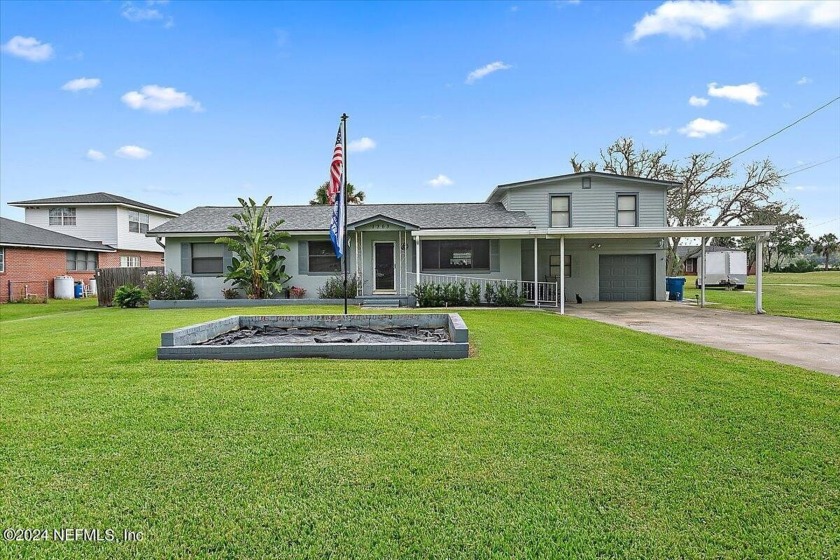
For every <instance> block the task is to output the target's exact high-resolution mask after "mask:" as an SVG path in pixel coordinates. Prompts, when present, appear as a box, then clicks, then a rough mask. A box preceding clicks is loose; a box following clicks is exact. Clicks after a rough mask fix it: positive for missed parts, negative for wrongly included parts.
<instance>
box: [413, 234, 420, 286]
mask: <svg viewBox="0 0 840 560" xmlns="http://www.w3.org/2000/svg"><path fill="white" fill-rule="evenodd" d="M414 266H415V267H416V268H415V269H414V270H415V276H414V282H415V285H416V286H419V285H420V236H419V235H418V236H417V237H415V238H414Z"/></svg>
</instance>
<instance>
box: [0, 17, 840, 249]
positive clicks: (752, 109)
mask: <svg viewBox="0 0 840 560" xmlns="http://www.w3.org/2000/svg"><path fill="white" fill-rule="evenodd" d="M0 43H2V45H3V49H2V50H3V52H2V56H0V187H1V188H0V203H1V204H2V209H0V213H2V215H3V216H7V217H10V218H15V219H22V211H21V210H19V209H16V208H10V207H8V206H6V203H7V202H9V201H12V200H19V199H26V198H36V197H47V196H57V195H60V194H74V193H83V192H94V191H108V192H112V193H116V194H121V195H123V196H128V197H131V198H135V199H139V200H142V201H144V202H147V203H150V204H156V205H159V206H163V207H165V208H170V209H173V210H177V211H186V210H188V209H190V208H192V207H194V206H199V205H233V204H235V203H236V197H237V196H251V197H254V198H257V199H261V198H262V197H264V196H266V195H269V194H271V195H273V196H274V203H277V204H305V203H306V201H307V200H308V199H309V198H310V197H311V194H312V192H313V191H314V189H315V187H317V186H318V185H319V184H320V183H321V182H323V181H325V180H326V178H327V176H328V174H327V172H328V165H329V161H330V158H331V155H332V144H333V143H334V140H335V132H336V128H337V126H338V120H339V116H340V115H341V113H342V112H346V113H348V114H349V115H350V120H349V122H348V136H349V139H350V141H351V142H354V144H352V147H355V149H354V150H352V151H351V153H350V155H349V162H348V165H349V175H348V176H349V180H350V181H351V182H352V183H354V184H355V185H356V186H357V188H361V189H362V190H364V191H365V192H366V193H367V196H368V202H371V203H376V202H381V203H387V202H427V201H429V202H433V201H434V202H436V201H440V202H444V201H481V200H484V199H485V198H486V196H487V195H488V194H489V193H490V191H491V190H492V188H493V187H494V186H495V185H497V184H500V183H505V182H512V181H519V180H526V179H531V178H537V177H543V176H550V175H557V174H562V173H568V172H570V171H571V169H570V166H569V163H568V160H569V157H570V156H571V155H572V154H574V153H577V154H579V155H580V156H582V157H585V158H592V157H596V156H597V154H598V149H599V148H601V147H604V146H606V145H608V144H610V143H611V142H612V141H613V140H614V139H616V138H617V137H619V136H632V137H634V138H635V139H636V141H637V142H639V143H641V144H643V145H645V146H646V147H649V148H657V147H660V146H662V145H667V146H668V149H669V152H670V153H671V155H672V156H674V157H676V158H682V157H685V156H686V155H688V154H689V153H691V152H696V151H709V150H713V151H715V152H716V153H717V154H718V155H720V156H721V157H728V156H730V155H732V154H734V153H736V152H738V151H740V150H741V149H743V148H745V147H747V146H749V145H750V144H752V143H753V142H755V141H757V140H759V139H761V138H763V137H765V136H767V135H768V134H770V133H772V132H775V131H776V130H778V129H780V128H782V127H783V126H785V125H787V124H789V123H791V122H793V121H794V120H796V119H797V118H799V117H801V116H803V115H805V114H806V113H808V112H810V111H811V110H813V109H815V108H816V107H818V106H820V105H822V104H824V103H826V102H828V101H830V100H831V99H833V98H835V97H837V96H838V95H840V3H838V2H829V3H818V2H815V3H809V2H800V3H798V4H788V3H784V2H771V3H763V4H762V3H754V2H734V3H728V2H705V3H702V4H698V3H696V2H667V3H665V4H663V3H661V2H612V3H602V2H586V1H583V2H545V3H538V2H521V3H517V2H493V3H480V2H467V3H456V2H445V3H419V2H418V3H396V2H393V3H351V2H341V3H333V4H331V3H320V2H319V3H301V4H295V3H268V2H256V3H247V2H235V3H219V2H216V3H203V2H201V3H200V2H178V1H172V2H146V1H141V2H64V3H62V2H2V3H0ZM692 97H693V98H694V99H693V101H692V102H690V100H691V99H692ZM698 119H699V120H698ZM838 156H840V102H835V103H834V104H832V105H831V106H829V107H828V108H827V109H824V110H822V111H820V112H819V113H817V114H816V115H814V116H813V117H811V118H809V119H807V120H805V121H803V122H802V123H800V124H798V125H797V126H795V127H793V128H791V129H790V130H788V131H786V132H784V133H782V134H780V135H779V136H777V137H775V138H773V139H771V140H769V141H767V142H765V143H763V144H762V145H760V146H758V147H757V148H754V149H753V150H751V151H749V152H747V153H746V154H744V155H743V156H740V157H739V158H737V160H736V162H737V163H738V164H739V165H740V164H743V163H746V162H748V161H750V160H752V159H762V158H765V157H769V158H770V159H772V160H773V161H774V162H775V163H776V164H777V166H778V167H780V168H781V169H783V170H796V169H800V168H802V167H805V166H807V165H809V164H815V163H820V162H823V161H825V160H831V161H828V162H827V163H823V164H821V165H818V166H816V167H814V168H812V169H809V170H805V171H802V172H800V173H796V174H794V175H792V176H790V177H789V178H788V179H787V183H786V185H785V191H784V192H783V193H780V197H781V198H784V199H787V200H792V201H795V202H796V203H797V204H798V205H799V207H800V210H801V212H802V213H803V214H804V215H805V216H806V218H807V219H808V221H807V222H806V223H807V225H808V227H809V230H810V231H811V233H814V234H820V233H824V232H826V231H834V232H837V233H840V159H833V160H832V158H837V157H838Z"/></svg>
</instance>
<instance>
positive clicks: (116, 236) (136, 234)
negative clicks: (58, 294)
mask: <svg viewBox="0 0 840 560" xmlns="http://www.w3.org/2000/svg"><path fill="white" fill-rule="evenodd" d="M9 205H10V206H17V207H18V208H23V209H24V210H25V212H26V217H25V222H26V223H27V224H29V225H32V226H36V227H40V228H43V229H47V230H50V231H55V232H58V233H63V234H65V235H71V236H73V237H77V238H79V239H85V240H88V241H96V242H100V243H103V244H104V245H107V246H109V247H113V248H114V249H116V252H114V253H108V254H104V253H103V254H102V255H101V256H100V258H99V263H98V266H99V267H102V268H107V267H119V266H123V267H128V266H162V265H163V254H164V248H163V245H162V243H160V240H158V239H155V238H153V237H147V236H146V232H148V231H149V230H150V229H153V228H156V227H158V226H160V225H163V224H165V223H166V222H168V221H169V220H171V219H172V218H177V217H178V216H179V214H178V213H177V212H173V211H171V210H166V209H165V208H158V207H157V206H152V205H150V204H146V203H144V202H139V201H136V200H131V199H130V198H125V197H123V196H119V195H115V194H110V193H105V192H97V193H88V194H76V195H69V196H56V197H52V198H39V199H34V200H19V201H16V202H10V203H9Z"/></svg>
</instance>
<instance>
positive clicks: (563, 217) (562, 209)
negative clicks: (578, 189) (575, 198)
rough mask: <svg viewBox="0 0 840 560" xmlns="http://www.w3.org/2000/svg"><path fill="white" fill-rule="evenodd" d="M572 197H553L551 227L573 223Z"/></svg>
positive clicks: (566, 225)
mask: <svg viewBox="0 0 840 560" xmlns="http://www.w3.org/2000/svg"><path fill="white" fill-rule="evenodd" d="M571 207H572V197H570V196H569V195H563V196H552V197H551V227H569V226H570V225H572V219H571V216H572V213H571Z"/></svg>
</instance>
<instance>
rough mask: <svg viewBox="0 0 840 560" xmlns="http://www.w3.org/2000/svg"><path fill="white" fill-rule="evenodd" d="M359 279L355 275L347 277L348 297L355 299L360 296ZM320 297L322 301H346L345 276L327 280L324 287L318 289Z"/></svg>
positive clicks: (339, 275) (336, 276)
mask: <svg viewBox="0 0 840 560" xmlns="http://www.w3.org/2000/svg"><path fill="white" fill-rule="evenodd" d="M358 290H359V278H358V277H357V276H356V275H355V274H354V275H352V276H348V277H347V297H350V298H354V297H356V294H358V293H359V292H358ZM318 297H319V298H321V299H344V275H343V274H340V273H339V274H336V275H335V276H332V277H330V278H328V279H327V281H326V282H325V283H324V285H323V286H321V287H320V288H318Z"/></svg>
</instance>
